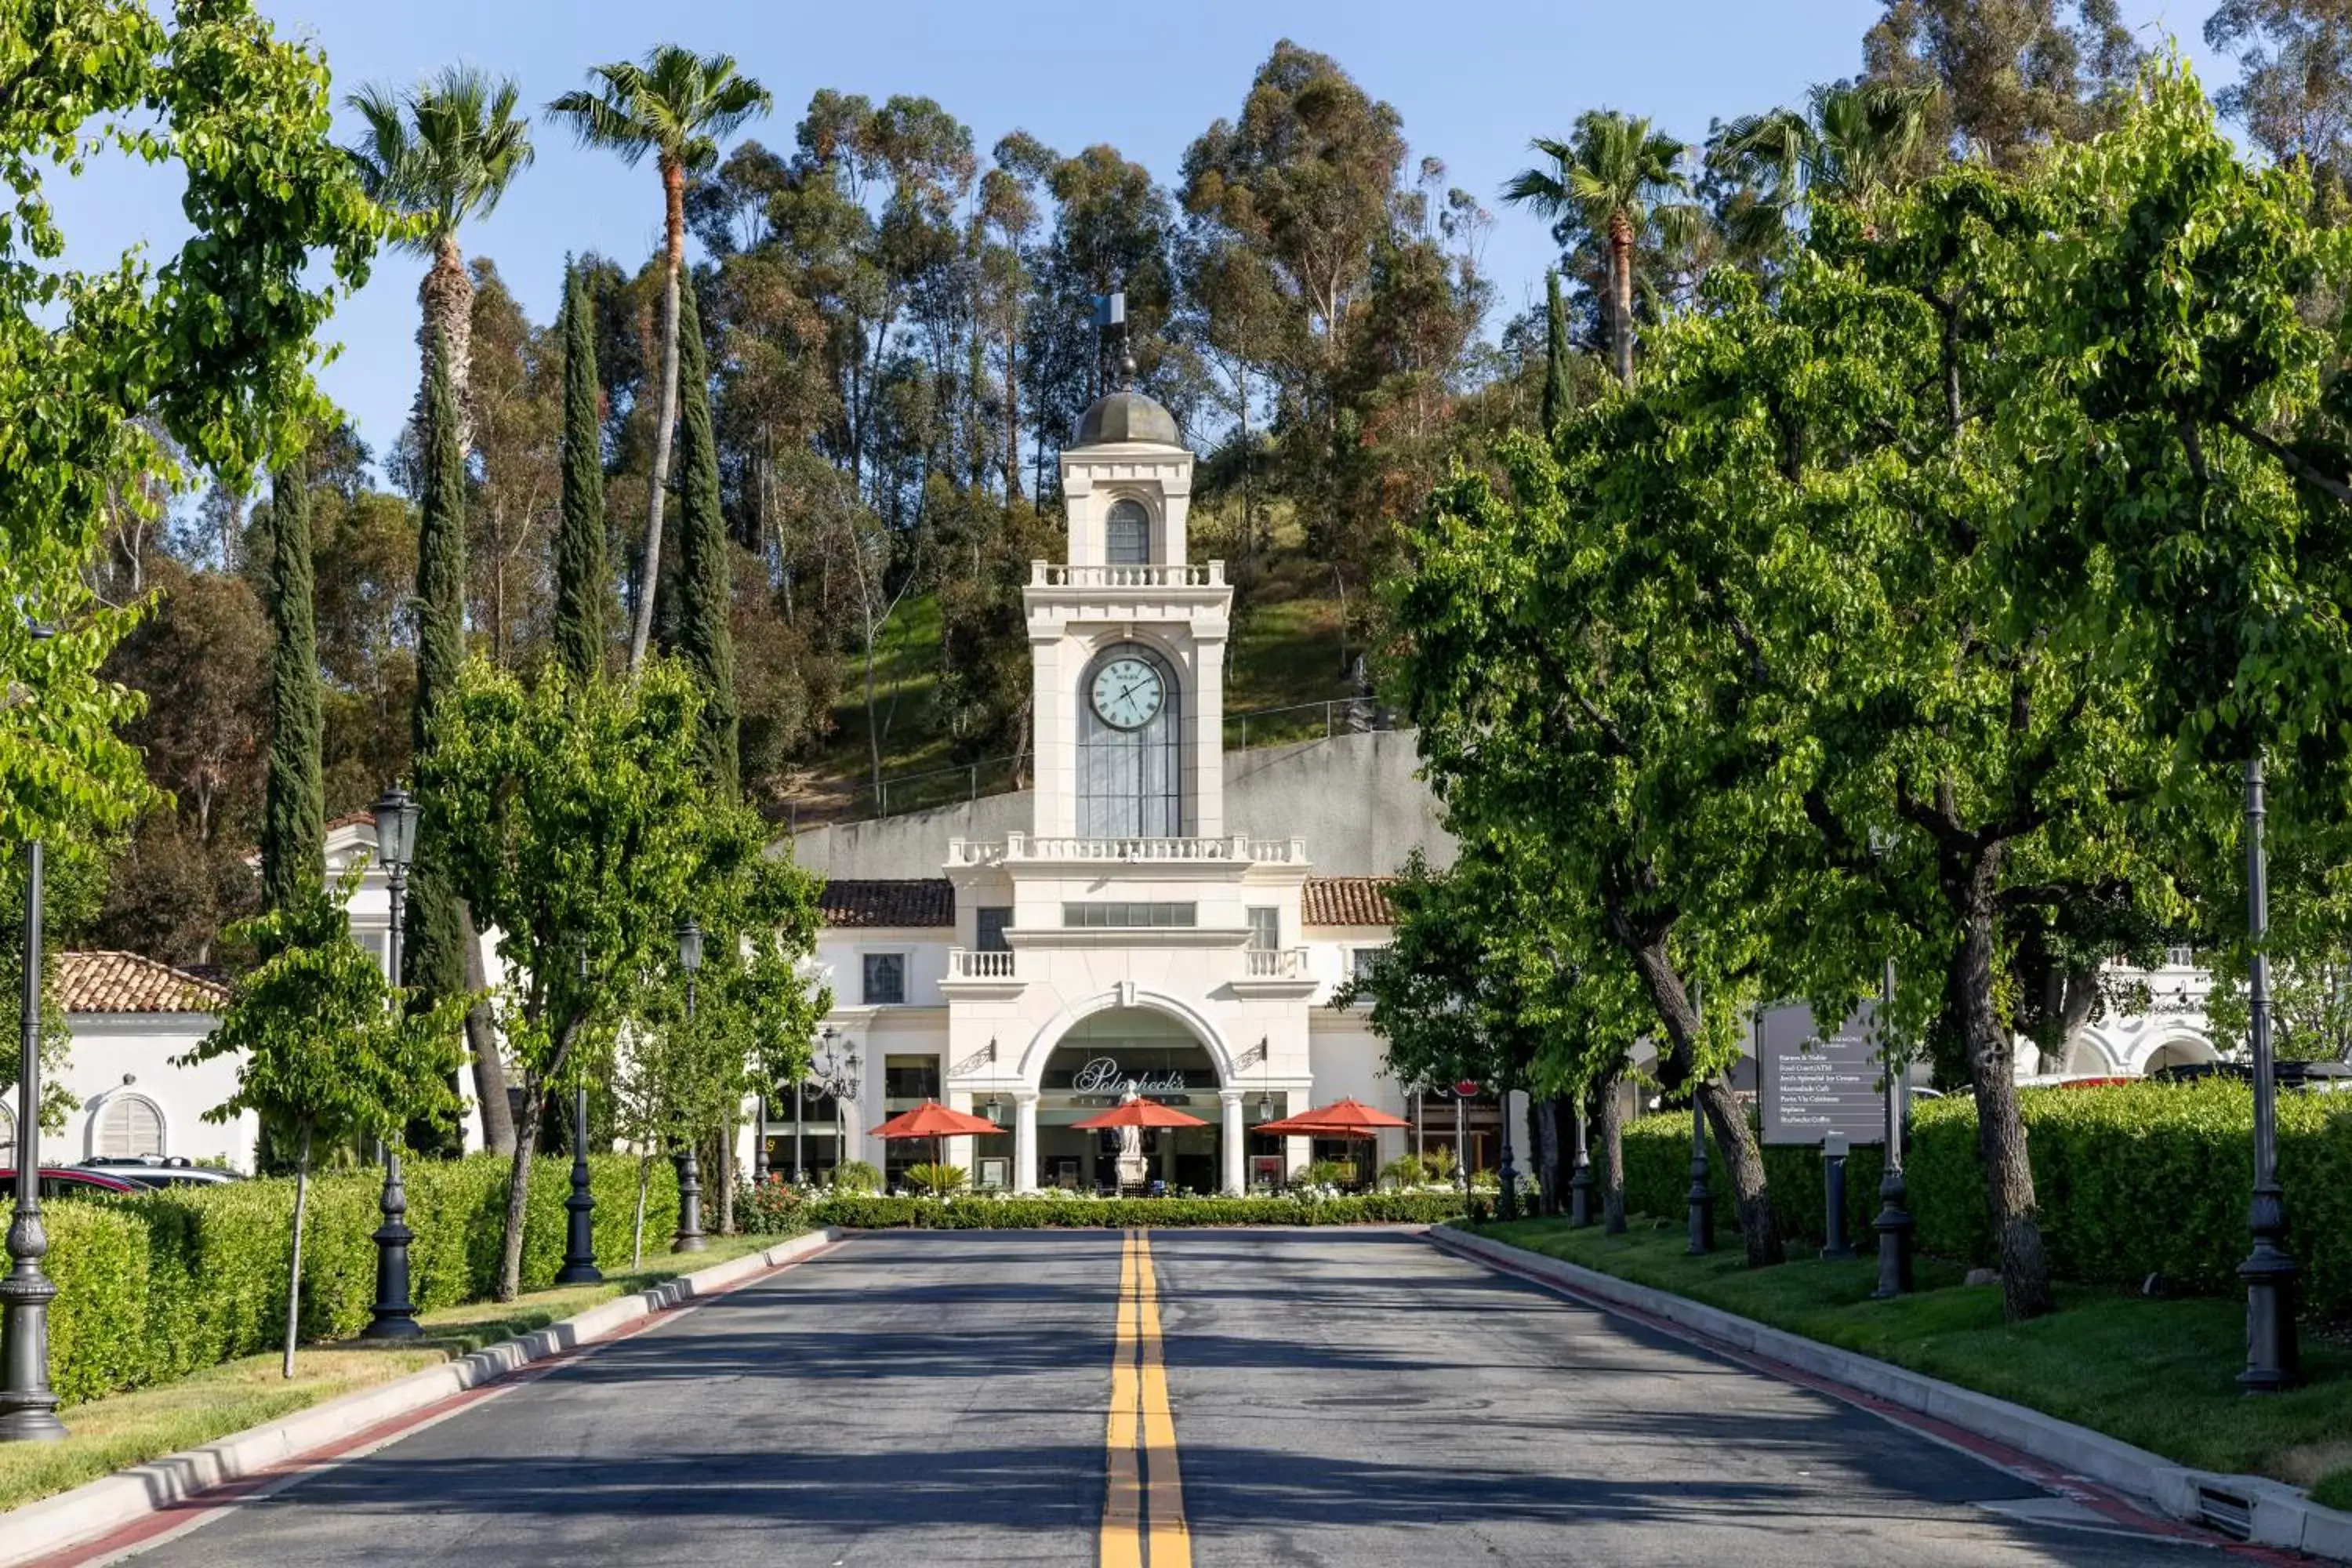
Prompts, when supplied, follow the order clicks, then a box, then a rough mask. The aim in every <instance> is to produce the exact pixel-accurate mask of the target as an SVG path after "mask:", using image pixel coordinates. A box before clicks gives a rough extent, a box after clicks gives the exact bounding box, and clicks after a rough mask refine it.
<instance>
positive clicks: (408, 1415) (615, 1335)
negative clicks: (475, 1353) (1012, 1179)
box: [17, 1241, 842, 1568]
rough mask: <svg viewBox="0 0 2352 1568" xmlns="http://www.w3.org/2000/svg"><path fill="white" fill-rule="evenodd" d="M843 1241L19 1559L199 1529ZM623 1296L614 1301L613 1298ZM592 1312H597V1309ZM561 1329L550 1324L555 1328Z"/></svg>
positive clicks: (101, 1550) (97, 1550)
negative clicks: (266, 1493) (137, 1516)
mask: <svg viewBox="0 0 2352 1568" xmlns="http://www.w3.org/2000/svg"><path fill="white" fill-rule="evenodd" d="M841 1245H842V1243H841V1242H840V1241H829V1242H827V1243H825V1244H824V1246H823V1247H814V1248H812V1249H810V1250H809V1251H807V1252H804V1253H803V1254H802V1255H801V1256H800V1257H798V1258H789V1259H787V1260H786V1261H784V1262H782V1263H779V1264H776V1265H774V1266H773V1267H772V1268H762V1269H761V1270H760V1271H759V1272H758V1273H755V1274H746V1275H745V1276H744V1277H743V1278H742V1279H738V1280H735V1281H733V1282H732V1283H730V1284H727V1285H720V1286H714V1287H713V1288H711V1289H709V1290H708V1291H698V1292H697V1293H696V1294H695V1295H694V1296H693V1297H691V1298H690V1299H688V1300H683V1301H677V1302H673V1303H672V1304H670V1305H669V1306H667V1307H659V1308H656V1309H655V1310H653V1311H650V1312H647V1313H646V1315H645V1316H644V1317H642V1318H638V1319H635V1321H631V1322H628V1323H625V1324H623V1325H622V1326H621V1327H619V1328H617V1329H614V1331H612V1332H611V1333H608V1334H604V1335H600V1336H599V1337H597V1338H595V1339H593V1340H590V1341H588V1342H586V1343H584V1344H577V1345H573V1346H572V1347H571V1348H569V1349H567V1350H559V1351H555V1352H551V1353H549V1354H547V1355H545V1356H541V1358H539V1359H538V1360H536V1361H530V1362H526V1363H523V1364H522V1365H520V1366H519V1367H516V1368H514V1369H513V1370H512V1371H510V1372H502V1373H497V1374H496V1375H494V1376H492V1377H490V1378H488V1379H486V1380H485V1381H483V1382H481V1383H478V1384H475V1385H474V1386H473V1387H471V1388H468V1389H465V1390H463V1391H461V1392H459V1393H457V1394H450V1395H448V1396H447V1397H446V1398H444V1399H437V1400H435V1401H434V1402H433V1403H432V1404H431V1405H424V1406H422V1407H420V1408H418V1409H415V1410H409V1411H404V1412H402V1413H401V1414H400V1415H394V1416H392V1417H389V1418H388V1419H386V1420H383V1421H380V1422H378V1423H376V1424H375V1425H374V1426H369V1427H366V1428H363V1429H362V1430H361V1431H358V1432H353V1433H352V1434H350V1435H349V1436H343V1437H340V1438H337V1439H335V1440H334V1441H332V1442H330V1443H323V1444H320V1446H319V1447H315V1448H310V1449H308V1450H306V1451H304V1452H302V1453H300V1454H296V1455H293V1456H291V1457H289V1458H285V1459H281V1460H279V1461H278V1463H276V1464H274V1465H271V1466H269V1467H268V1468H266V1469H261V1470H257V1471H256V1472H254V1473H253V1474H252V1475H249V1476H240V1477H238V1478H237V1479H236V1480H233V1481H226V1482H223V1483H222V1484H221V1485H219V1486H216V1487H210V1488H207V1489H205V1490H204V1491H201V1492H197V1493H195V1494H194V1495H193V1496H190V1497H186V1498H183V1499H181V1500H179V1501H176V1502H171V1503H166V1504H164V1505H163V1507H161V1508H158V1509H156V1510H154V1511H153V1512H152V1513H150V1514H148V1515H146V1516H145V1517H144V1518H142V1519H138V1520H134V1521H131V1523H129V1524H125V1525H121V1526H118V1527H117V1528H115V1529H114V1530H112V1531H109V1532H108V1533H106V1534H104V1535H100V1536H93V1537H91V1538H90V1539H89V1540H87V1541H84V1542H79V1544H76V1545H73V1546H67V1547H62V1548H60V1549H59V1550H58V1551H56V1552H51V1553H49V1554H48V1555H47V1556H46V1557H33V1558H27V1559H26V1560H25V1562H23V1563H19V1564H17V1568H79V1565H80V1564H82V1563H93V1562H97V1561H99V1560H100V1559H103V1558H108V1557H112V1556H115V1555H117V1554H119V1553H121V1552H129V1551H131V1550H133V1549H134V1548H137V1547H140V1546H142V1545H145V1544H147V1543H149V1542H153V1541H155V1540H156V1539H157V1538H158V1537H161V1536H164V1535H169V1534H173V1533H175V1532H177V1531H184V1530H189V1529H192V1528H195V1527H198V1526H201V1525H202V1524H204V1523H205V1522H206V1521H209V1520H210V1519H211V1518H213V1516H215V1515H216V1514H222V1513H226V1512H227V1511H228V1510H231V1509H233V1508H235V1507H236V1505H237V1504H239V1503H241V1502H243V1501H245V1500H247V1499H248V1498H251V1497H252V1496H254V1495H255V1494H256V1493H258V1492H263V1491H276V1490H279V1489H284V1488H286V1487H288V1486H290V1485H295V1484H299V1482H300V1481H301V1480H303V1479H307V1478H309V1477H310V1475H312V1474H314V1473H316V1472H318V1471H320V1470H325V1469H328V1468H331V1467H333V1466H334V1465H336V1464H338V1463H340V1462H341V1461H342V1460H343V1459H344V1458H348V1457H350V1456H352V1455H353V1454H355V1453H358V1452H360V1451H361V1450H363V1449H370V1448H375V1447H383V1446H385V1445H387V1444H390V1443H394V1442H397V1441H398V1440H399V1439H400V1438H402V1437H404V1436H407V1435H408V1434H410V1433H412V1432H415V1431H417V1430H420V1429H421V1428H423V1427H425V1426H431V1425H432V1424H433V1423H435V1422H436V1421H439V1420H442V1419H444V1418H445V1417H446V1416H449V1415H455V1414H457V1412H458V1411H460V1410H463V1409H465V1408H466V1407H467V1406H468V1405H478V1404H480V1403H481V1402H482V1401H484V1400H486V1399H489V1398H492V1397H493V1396H495V1395H498V1394H504V1393H506V1392H507V1391H509V1389H514V1388H520V1387H521V1386H522V1385H523V1384H527V1383H534V1382H537V1381H538V1380H539V1379H540V1378H542V1377H544V1376H546V1375H547V1374H548V1373H551V1372H554V1371H556V1370H558V1369H559V1368H561V1367H563V1366H566V1365H569V1364H570V1363H573V1362H576V1361H582V1360H584V1359H586V1358H587V1357H589V1356H592V1355H593V1354H595V1353H596V1352H599V1351H601V1350H604V1349H605V1348H606V1347H607V1346H611V1345H616V1344H620V1343H622V1342H625V1341H627V1340H633V1339H635V1338H636V1337H637V1336H638V1335H639V1334H641V1333H644V1332H645V1331H646V1330H648V1329H651V1328H654V1327H655V1326H656V1325H658V1324H661V1323H665V1322H668V1321H672V1320H673V1319H676V1318H679V1317H683V1316H684V1315H685V1314H687V1313H688V1312H690V1311H692V1310H694V1309H695V1308H697V1307H699V1306H702V1305H704V1304H706V1303H708V1302H710V1301H715V1300H719V1298H720V1297H722V1296H731V1295H733V1294H734V1293H735V1292H736V1291H738V1290H740V1289H743V1288H745V1287H746V1286H750V1285H756V1284H759V1283H760V1282H761V1281H762V1280H765V1279H773V1278H775V1277H776V1276H777V1275H779V1274H782V1273H783V1272H784V1271H785V1270H787V1269H791V1268H799V1267H800V1266H801V1265H802V1264H803V1263H806V1262H808V1261H809V1260H810V1259H811V1258H822V1257H824V1255H825V1254H826V1253H828V1252H831V1251H832V1250H834V1248H835V1247H839V1246H841ZM681 1278H690V1276H681ZM656 1289H659V1287H656ZM618 1299H619V1298H615V1300H618ZM591 1310H594V1309H593V1308H592V1309H591ZM555 1326H556V1325H554V1324H550V1325H549V1327H551V1328H552V1327H555ZM533 1332H541V1331H540V1330H534V1331H533ZM313 1408H315V1406H313ZM167 1457H168V1456H167ZM151 1462H154V1461H151Z"/></svg>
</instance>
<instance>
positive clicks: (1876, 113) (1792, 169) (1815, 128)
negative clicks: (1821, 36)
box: [1707, 82, 1936, 216]
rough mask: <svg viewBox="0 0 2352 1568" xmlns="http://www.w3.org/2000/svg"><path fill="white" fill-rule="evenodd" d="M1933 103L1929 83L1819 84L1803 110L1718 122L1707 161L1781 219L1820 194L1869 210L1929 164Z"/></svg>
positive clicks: (1931, 89) (1933, 150)
mask: <svg viewBox="0 0 2352 1568" xmlns="http://www.w3.org/2000/svg"><path fill="white" fill-rule="evenodd" d="M1935 105H1936V89H1935V87H1934V85H1933V84H1928V85H1925V86H1919V87H1902V86H1897V85H1895V84H1893V83H1890V82H1863V83H1860V84H1857V85H1835V86H1818V87H1815V88H1814V89H1812V90H1811V93H1809V94H1808V95H1807V102H1806V106H1805V108H1804V109H1802V110H1795V109H1776V110H1772V111H1771V112H1770V113H1769V114H1748V115H1743V116H1741V117H1740V118H1739V119H1738V120H1735V121H1732V122H1731V123H1730V124H1728V125H1726V126H1725V127H1723V128H1722V129H1721V130H1720V131H1718V132H1716V134H1715V135H1714V137H1713V138H1711V139H1710V141H1709V143H1708V146H1707V162H1708V163H1709V164H1710V165H1711V166H1712V167H1713V168H1715V169H1716V170H1717V171H1718V172H1720V173H1722V174H1726V175H1728V176H1729V177H1731V178H1733V179H1735V180H1738V181H1741V182H1743V183H1744V184H1748V185H1749V186H1751V187H1753V188H1754V189H1755V190H1756V192H1757V194H1758V195H1759V198H1761V200H1762V202H1763V203H1764V204H1765V205H1768V206H1769V207H1771V208H1773V209H1776V210H1777V211H1778V212H1780V214H1781V215H1783V216H1786V215H1789V214H1791V213H1794V212H1796V211H1797V210H1799V209H1800V208H1801V207H1802V206H1803V205H1805V204H1806V203H1808V202H1810V201H1815V200H1819V199H1821V198H1822V197H1825V196H1827V197H1834V198H1835V199H1837V200H1840V201H1844V202H1851V203H1853V204H1854V205H1857V206H1859V207H1861V208H1862V209H1864V212H1865V213H1867V212H1868V210H1869V209H1870V207H1871V206H1872V205H1874V203H1876V202H1877V200H1878V199H1879V198H1880V197H1882V196H1884V195H1886V194H1887V193H1888V192H1890V191H1894V190H1897V189H1900V188H1901V187H1902V186H1903V185H1905V184H1908V183H1909V182H1910V181H1911V180H1913V179H1915V178H1916V177H1917V176H1918V174H1920V173H1921V172H1922V170H1923V168H1924V167H1926V166H1927V165H1928V163H1929V161H1930V158H1931V155H1932V154H1933V153H1934V152H1935V148H1934V147H1933V145H1932V143H1931V142H1930V137H1929V126H1930V121H1931V120H1932V119H1933V116H1934V111H1935Z"/></svg>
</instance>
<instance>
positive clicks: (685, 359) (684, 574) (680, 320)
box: [677, 279, 739, 800]
mask: <svg viewBox="0 0 2352 1568" xmlns="http://www.w3.org/2000/svg"><path fill="white" fill-rule="evenodd" d="M700 316H701V313H700V311H699V310H698V309H697V308H696V304H695V298H694V284H693V280H692V279H681V280H680V282H679V286H678V295H677V334H678V349H677V373H678V416H679V417H678V447H677V450H678V469H679V475H678V478H679V482H680V489H679V493H678V506H677V521H678V551H677V651H678V653H679V655H680V656H681V657H683V658H685V659H686V661H687V662H688V664H689V665H692V666H693V667H694V670H695V673H696V675H697V676H698V677H699V678H700V680H701V683H702V697H703V707H702V765H703V776H704V777H705V778H706V779H707V780H709V784H710V786H711V788H712V789H714V790H716V791H717V792H718V793H719V795H721V796H722V797H724V798H727V799H730V800H731V799H733V798H734V796H735V792H736V788H737V779H736V753H737V731H738V728H739V720H738V716H737V711H736V706H735V637H734V633H733V632H732V631H731V630H730V627H729V624H728V616H729V615H730V611H731V609H732V607H733V599H734V595H733V592H732V586H731V584H730V572H729V569H728V560H727V552H728V542H727V520H726V518H725V517H724V516H723V515H721V513H720V511H719V443H718V441H717V439H716V438H715V437H714V435H713V432H712V429H711V422H710V383H709V369H708V365H707V363H706V359H705V355H704V352H703V346H702V324H701V319H700Z"/></svg>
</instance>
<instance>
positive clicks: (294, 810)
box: [261, 458, 327, 907]
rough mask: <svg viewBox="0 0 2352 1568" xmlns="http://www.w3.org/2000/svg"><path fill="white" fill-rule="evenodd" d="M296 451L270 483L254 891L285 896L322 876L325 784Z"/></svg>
mask: <svg viewBox="0 0 2352 1568" xmlns="http://www.w3.org/2000/svg"><path fill="white" fill-rule="evenodd" d="M306 468H307V465H306V463H305V462H304V460H303V459H301V458H297V459H296V460H295V461H294V462H293V463H292V464H290V465H289V466H288V467H286V468H280V469H278V473H277V475H276V477H275V479H274V480H273V482H272V484H271V488H270V505H269V532H270V541H269V619H270V626H271V630H272V632H273V634H274V635H273V637H272V643H271V651H270V658H269V710H270V724H269V782H268V798H267V801H266V803H265V805H264V808H263V817H262V831H261V887H262V896H263V897H264V899H265V900H267V901H268V903H269V904H271V905H272V906H274V907H276V906H283V905H286V904H289V903H291V902H292V901H293V900H295V899H296V898H297V897H298V896H299V894H300V893H301V892H302V891H303V890H304V889H307V888H310V886H312V885H313V884H315V883H317V882H320V881H322V880H323V879H325V877H326V864H327V826H326V825H327V810H326V786H325V782H324V779H323V777H322V776H321V775H322V770H323V767H324V763H323V762H322V761H321V753H320V728H319V725H320V715H319V638H318V631H317V625H316V622H315V621H314V620H313V619H312V615H311V593H310V584H311V575H310V475H309V473H308V472H307V471H306Z"/></svg>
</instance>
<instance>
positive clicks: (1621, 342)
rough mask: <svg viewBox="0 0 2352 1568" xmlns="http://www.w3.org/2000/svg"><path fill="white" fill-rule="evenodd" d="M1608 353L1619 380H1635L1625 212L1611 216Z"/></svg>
mask: <svg viewBox="0 0 2352 1568" xmlns="http://www.w3.org/2000/svg"><path fill="white" fill-rule="evenodd" d="M1609 353H1610V357H1611V358H1612V359H1613V360H1615V361H1616V362H1617V384H1619V385H1620V386H1632V385H1633V220H1632V219H1630V218H1628V217H1627V216H1625V215H1624V214H1623V213H1622V212H1617V213H1612V214H1611V215H1610V216H1609Z"/></svg>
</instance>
